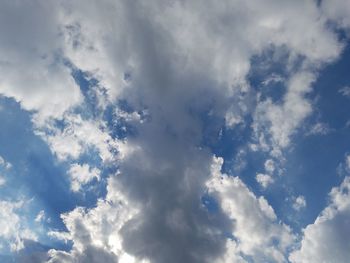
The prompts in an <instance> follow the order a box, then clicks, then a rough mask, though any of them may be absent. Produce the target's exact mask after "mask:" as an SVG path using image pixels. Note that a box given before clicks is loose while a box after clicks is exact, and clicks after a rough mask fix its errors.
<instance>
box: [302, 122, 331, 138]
mask: <svg viewBox="0 0 350 263" xmlns="http://www.w3.org/2000/svg"><path fill="white" fill-rule="evenodd" d="M331 131H332V129H331V128H330V127H329V125H328V124H326V123H321V122H318V123H316V124H315V125H313V126H312V127H311V129H310V130H309V131H308V132H306V135H326V134H328V133H330V132H331Z"/></svg>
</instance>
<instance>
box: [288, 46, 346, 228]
mask: <svg viewBox="0 0 350 263" xmlns="http://www.w3.org/2000/svg"><path fill="white" fill-rule="evenodd" d="M349 67H350V47H347V48H346V49H345V50H344V52H343V54H342V56H341V58H340V59H339V60H338V61H337V62H336V63H334V64H332V65H329V66H328V67H326V68H325V69H324V70H323V71H322V72H321V73H320V75H319V77H318V79H317V81H316V82H315V83H314V93H313V97H314V107H316V113H315V114H314V115H313V116H312V117H310V118H309V119H308V120H307V122H306V123H305V126H306V127H310V126H311V125H313V124H315V123H317V122H322V123H325V124H327V125H328V126H329V131H328V133H326V134H314V135H310V136H305V135H304V136H303V135H302V134H298V135H297V136H295V138H294V147H293V149H292V150H291V151H290V152H289V153H288V154H287V155H286V158H287V160H288V161H287V163H286V175H285V180H286V184H287V185H289V186H290V187H291V188H293V189H295V192H298V193H301V194H303V195H305V197H306V200H307V202H308V203H309V205H308V208H307V209H306V210H305V211H304V212H303V214H302V218H301V219H302V220H301V222H302V223H303V224H308V223H311V222H313V220H314V219H315V217H316V216H317V215H318V214H319V212H320V211H321V210H322V209H323V208H324V207H325V205H326V204H327V201H328V197H327V194H328V193H329V191H330V189H331V188H332V187H334V186H337V185H339V184H340V183H341V181H342V180H343V178H342V176H340V175H338V174H337V167H338V166H339V164H340V162H342V161H344V158H345V155H346V153H348V152H349V149H350V135H349V134H350V133H349V131H350V127H348V126H347V122H348V121H349V119H350V114H349V112H350V99H349V98H346V97H344V96H343V95H342V94H341V93H339V89H341V88H342V87H344V86H349V85H350V75H349V74H348V73H349Z"/></svg>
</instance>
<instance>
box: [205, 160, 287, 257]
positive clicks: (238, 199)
mask: <svg viewBox="0 0 350 263" xmlns="http://www.w3.org/2000/svg"><path fill="white" fill-rule="evenodd" d="M222 162H223V161H222V159H220V158H214V160H213V164H212V173H213V177H212V179H211V180H209V181H208V183H207V185H208V187H209V192H210V193H211V194H213V195H214V196H215V197H216V198H217V199H218V200H219V203H220V206H221V208H222V209H223V211H224V213H225V214H227V216H228V217H229V218H230V219H231V220H232V221H233V222H234V224H233V226H232V230H231V231H232V236H233V238H234V239H237V243H236V245H235V246H236V250H237V256H239V255H240V253H241V254H243V255H246V256H250V257H252V259H253V261H254V262H285V261H286V252H287V248H288V247H289V246H290V245H291V244H292V243H293V241H294V236H293V234H292V231H291V229H290V228H289V227H288V226H287V225H284V224H281V223H279V222H278V220H277V216H276V214H275V212H274V210H273V208H272V207H271V206H270V205H269V204H268V202H267V200H266V199H265V198H264V197H256V196H255V195H254V193H252V192H251V191H250V190H249V189H248V188H247V186H246V185H245V184H244V183H243V182H242V181H241V180H240V179H239V178H238V177H232V176H228V175H226V174H221V172H220V169H221V165H222ZM228 242H232V241H228ZM231 246H232V244H231V245H229V247H231ZM228 253H232V252H228ZM225 262H229V261H228V260H227V261H225Z"/></svg>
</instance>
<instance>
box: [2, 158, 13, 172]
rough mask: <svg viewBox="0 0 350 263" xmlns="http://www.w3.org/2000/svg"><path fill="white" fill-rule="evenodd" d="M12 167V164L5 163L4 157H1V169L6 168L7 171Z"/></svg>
mask: <svg viewBox="0 0 350 263" xmlns="http://www.w3.org/2000/svg"><path fill="white" fill-rule="evenodd" d="M11 167H12V164H11V163H9V162H7V161H5V159H4V158H3V157H1V156H0V168H5V169H6V170H8V169H10V168H11Z"/></svg>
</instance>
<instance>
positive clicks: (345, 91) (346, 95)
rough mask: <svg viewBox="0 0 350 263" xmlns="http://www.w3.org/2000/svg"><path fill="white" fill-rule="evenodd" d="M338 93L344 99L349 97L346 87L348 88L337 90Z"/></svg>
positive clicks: (349, 92)
mask: <svg viewBox="0 0 350 263" xmlns="http://www.w3.org/2000/svg"><path fill="white" fill-rule="evenodd" d="M339 93H340V94H341V95H343V96H344V97H350V87H348V86H345V87H342V88H341V89H340V90H339Z"/></svg>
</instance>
